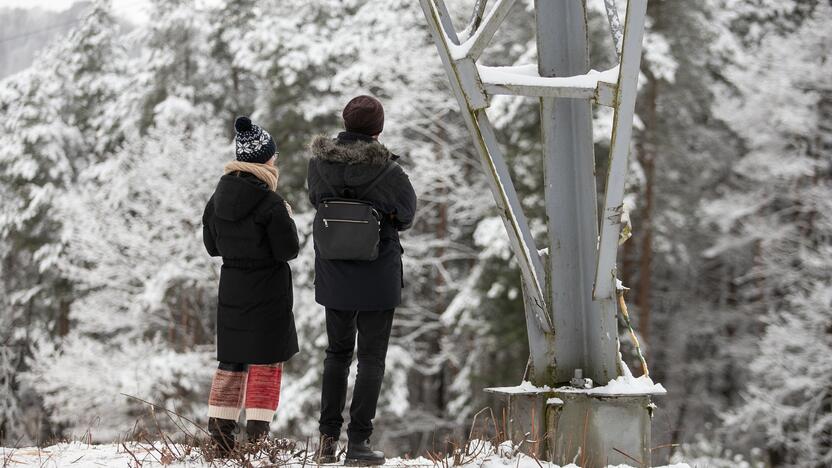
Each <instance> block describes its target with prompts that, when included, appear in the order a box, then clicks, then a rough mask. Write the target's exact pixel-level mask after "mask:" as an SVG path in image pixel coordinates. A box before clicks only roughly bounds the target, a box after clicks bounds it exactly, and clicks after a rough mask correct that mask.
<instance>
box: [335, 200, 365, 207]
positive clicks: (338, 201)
mask: <svg viewBox="0 0 832 468" xmlns="http://www.w3.org/2000/svg"><path fill="white" fill-rule="evenodd" d="M330 203H331V204H333V205H338V204H340V205H367V203H360V202H353V201H346V200H335V201H328V202H324V206H329V205H330Z"/></svg>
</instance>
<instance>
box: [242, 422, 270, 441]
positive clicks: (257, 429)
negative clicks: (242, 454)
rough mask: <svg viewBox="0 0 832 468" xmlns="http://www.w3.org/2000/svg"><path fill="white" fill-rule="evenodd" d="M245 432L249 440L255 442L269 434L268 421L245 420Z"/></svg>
mask: <svg viewBox="0 0 832 468" xmlns="http://www.w3.org/2000/svg"><path fill="white" fill-rule="evenodd" d="M246 434H247V435H248V441H249V442H255V441H257V440H260V439H263V438H265V437H268V436H269V422H268V421H246Z"/></svg>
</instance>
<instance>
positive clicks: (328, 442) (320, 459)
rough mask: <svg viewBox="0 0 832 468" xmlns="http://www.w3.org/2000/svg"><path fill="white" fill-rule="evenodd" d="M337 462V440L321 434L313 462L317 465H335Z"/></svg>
mask: <svg viewBox="0 0 832 468" xmlns="http://www.w3.org/2000/svg"><path fill="white" fill-rule="evenodd" d="M337 461H338V439H336V438H335V437H332V436H328V435H323V434H321V440H320V445H318V452H317V453H316V454H315V462H316V463H318V464H319V465H321V464H324V463H335V462H337Z"/></svg>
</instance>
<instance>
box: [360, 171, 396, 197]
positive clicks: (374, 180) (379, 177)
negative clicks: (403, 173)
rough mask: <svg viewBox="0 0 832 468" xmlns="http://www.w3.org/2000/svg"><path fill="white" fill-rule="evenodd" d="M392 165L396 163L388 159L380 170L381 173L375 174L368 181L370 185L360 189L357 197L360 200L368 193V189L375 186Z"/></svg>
mask: <svg viewBox="0 0 832 468" xmlns="http://www.w3.org/2000/svg"><path fill="white" fill-rule="evenodd" d="M394 167H396V163H394V162H393V161H388V162H387V166H385V168H384V170H382V171H381V173H379V175H377V176H376V177H375V178H374V179H373V180H371V181H370V185H368V186H367V188H365V189H364V190H362V191H361V193H359V194H358V199H359V200H361V199H363V198H364V196H365V195H367V194H368V193H370V190H372V189H373V188H375V186H376V185H377V184H378V183H379V182H381V179H383V178H384V176H386V175H387V174H389V173H390V171H392V170H393V168H394Z"/></svg>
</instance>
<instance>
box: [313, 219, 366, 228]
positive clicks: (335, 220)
mask: <svg viewBox="0 0 832 468" xmlns="http://www.w3.org/2000/svg"><path fill="white" fill-rule="evenodd" d="M330 221H332V222H334V223H353V224H369V223H370V222H369V221H359V220H355V219H337V218H324V227H329V222H330Z"/></svg>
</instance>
